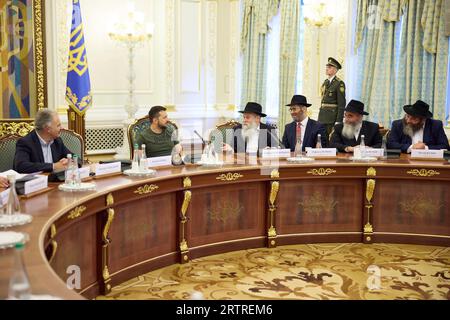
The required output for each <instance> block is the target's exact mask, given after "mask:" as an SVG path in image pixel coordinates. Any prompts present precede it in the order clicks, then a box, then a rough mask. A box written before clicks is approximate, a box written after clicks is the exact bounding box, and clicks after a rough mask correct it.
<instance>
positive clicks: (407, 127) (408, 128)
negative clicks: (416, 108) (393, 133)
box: [403, 125, 414, 139]
mask: <svg viewBox="0 0 450 320" xmlns="http://www.w3.org/2000/svg"><path fill="white" fill-rule="evenodd" d="M403 133H404V134H405V135H407V136H409V137H410V138H411V139H412V137H413V136H414V129H413V128H412V127H411V126H410V125H404V126H403Z"/></svg>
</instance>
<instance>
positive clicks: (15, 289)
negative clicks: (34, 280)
mask: <svg viewBox="0 0 450 320" xmlns="http://www.w3.org/2000/svg"><path fill="white" fill-rule="evenodd" d="M23 250H24V244H23V243H17V244H16V246H15V253H14V270H13V273H12V276H11V278H10V280H9V290H8V299H18V300H29V299H31V287H30V280H29V279H28V274H27V271H26V269H25V264H24V263H23Z"/></svg>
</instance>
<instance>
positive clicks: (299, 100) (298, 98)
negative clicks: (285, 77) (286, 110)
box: [286, 95, 311, 107]
mask: <svg viewBox="0 0 450 320" xmlns="http://www.w3.org/2000/svg"><path fill="white" fill-rule="evenodd" d="M291 106H305V107H309V106H311V104H310V103H308V101H307V100H306V97H305V96H302V95H295V96H293V97H292V100H291V103H290V104H287V105H286V107H291Z"/></svg>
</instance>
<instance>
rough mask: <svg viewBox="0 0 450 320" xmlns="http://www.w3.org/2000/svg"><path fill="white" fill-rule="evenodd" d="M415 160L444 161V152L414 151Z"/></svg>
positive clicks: (412, 151)
mask: <svg viewBox="0 0 450 320" xmlns="http://www.w3.org/2000/svg"><path fill="white" fill-rule="evenodd" d="M414 158H425V159H444V150H423V149H412V150H411V159H414Z"/></svg>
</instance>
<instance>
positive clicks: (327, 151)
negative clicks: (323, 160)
mask: <svg viewBox="0 0 450 320" xmlns="http://www.w3.org/2000/svg"><path fill="white" fill-rule="evenodd" d="M305 151H306V156H307V157H312V158H314V157H318V158H320V157H336V153H337V149H336V148H305Z"/></svg>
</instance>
